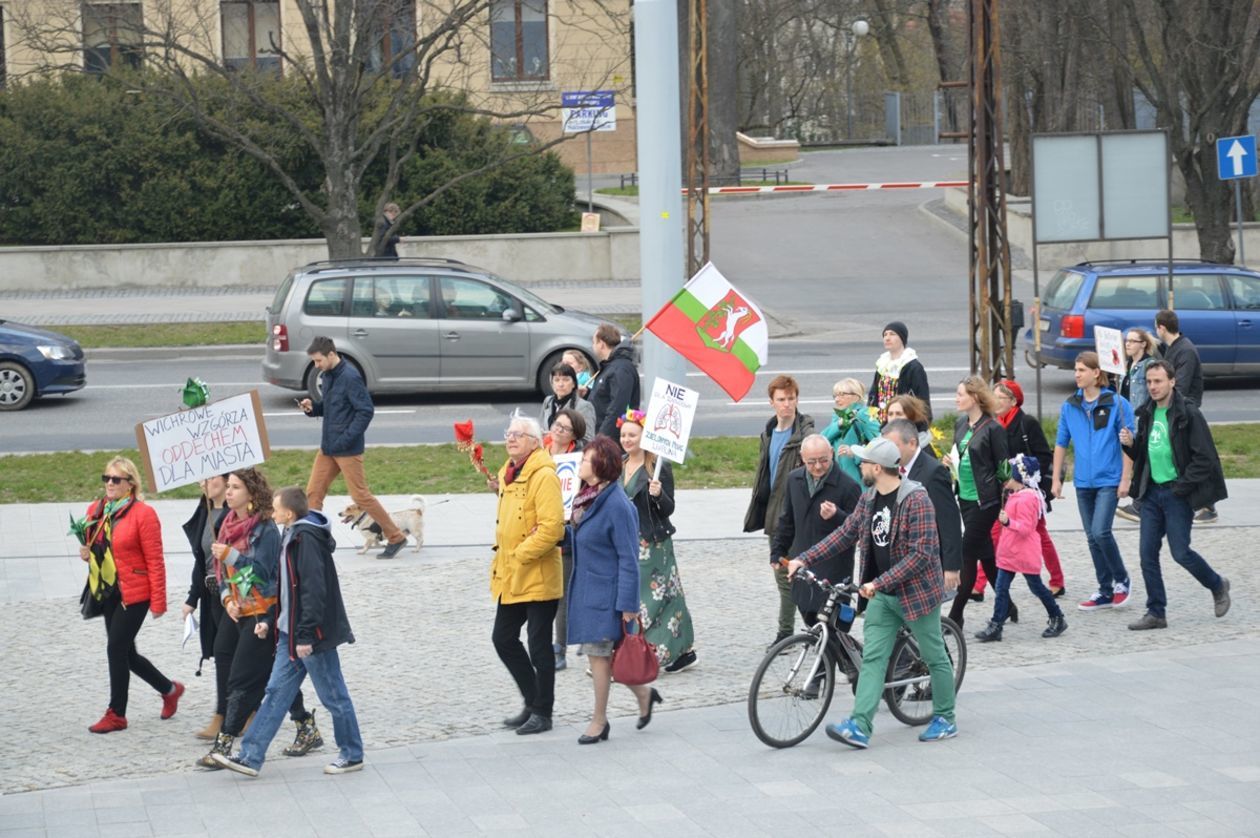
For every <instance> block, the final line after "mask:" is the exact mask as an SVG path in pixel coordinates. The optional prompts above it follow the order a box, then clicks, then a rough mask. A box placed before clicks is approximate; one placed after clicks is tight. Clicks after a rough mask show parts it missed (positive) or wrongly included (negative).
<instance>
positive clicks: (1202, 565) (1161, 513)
mask: <svg viewBox="0 0 1260 838" xmlns="http://www.w3.org/2000/svg"><path fill="white" fill-rule="evenodd" d="M1193 524H1194V510H1193V509H1191V508H1190V503H1189V502H1188V501H1186V500H1185V499H1184V498H1179V497H1177V496H1176V495H1175V494H1173V490H1172V487H1171V486H1157V485H1156V484H1154V483H1152V484H1151V487H1150V488H1149V489H1147V490H1146V494H1144V495H1143V496H1142V523H1141V535H1140V540H1139V542H1138V544H1139V547H1138V550H1139V552H1140V554H1141V557H1142V581H1143V582H1145V583H1146V610H1147V612H1148V613H1151V614H1154V615H1155V616H1156V617H1162V616H1164V609H1165V607H1167V605H1168V596H1167V594H1165V593H1164V576H1163V574H1162V573H1161V572H1160V569H1159V548H1160V545H1161V544H1162V543H1163V540H1164V536H1168V551H1169V552H1170V553H1172V557H1173V561H1175V562H1176V563H1177V564H1179V565H1181V566H1182V567H1184V568H1185V569H1186V570H1188V571H1190V575H1191V576H1193V577H1194V578H1195V579H1197V580H1199V584H1200V585H1202V586H1203V587H1205V588H1207V589H1208V590H1209V591H1212V592H1215V591H1216V590H1217V589H1219V588H1220V587H1221V577H1220V576H1219V575H1218V574H1217V573H1216V571H1215V570H1212V568H1211V566H1209V565H1208V563H1207V562H1206V561H1204V560H1203V557H1202V556H1200V555H1199V554H1198V553H1196V552H1194V551H1193V550H1191V549H1190V527H1191V526H1192V525H1193Z"/></svg>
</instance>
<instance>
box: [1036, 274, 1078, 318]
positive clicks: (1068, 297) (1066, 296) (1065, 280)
mask: <svg viewBox="0 0 1260 838" xmlns="http://www.w3.org/2000/svg"><path fill="white" fill-rule="evenodd" d="M1083 282H1085V276H1084V275H1083V274H1079V273H1077V272H1076V271H1059V272H1058V273H1057V274H1055V275H1054V278H1053V279H1051V280H1050V284H1049V285H1047V286H1046V293H1045V296H1043V297H1042V298H1041V305H1042V307H1043V308H1052V309H1059V310H1063V311H1068V310H1070V309H1071V308H1072V304H1073V303H1074V302H1076V295H1077V294H1078V293H1080V290H1081V284H1082V283H1083Z"/></svg>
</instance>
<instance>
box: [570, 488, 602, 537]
mask: <svg viewBox="0 0 1260 838" xmlns="http://www.w3.org/2000/svg"><path fill="white" fill-rule="evenodd" d="M609 485H610V484H608V483H605V484H603V485H602V486H601V485H599V484H596V485H594V486H592V485H591V484H589V483H587V484H586V485H585V486H583V487H582V488H581V489H579V490H578V493H577V497H575V498H574V499H573V511H572V512H570V513H569V522H570V523H572V524H573V526H574V527H577V526H578V524H580V523H582V519H583V518H584V517H586V511H587V510H588V509H590V506H591V504H592V503H594V502H595V498H597V497H599V493H600V492H602V491H603V490H604V489H605V488H607V487H608V486H609Z"/></svg>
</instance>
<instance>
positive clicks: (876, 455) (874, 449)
mask: <svg viewBox="0 0 1260 838" xmlns="http://www.w3.org/2000/svg"><path fill="white" fill-rule="evenodd" d="M849 450H850V451H851V452H852V453H853V456H855V457H857V458H858V459H859V460H863V461H865V462H868V463H874V464H875V465H877V466H887V467H888V468H896V467H897V466H899V465H901V452H900V451H899V450H897V446H896V445H894V444H893V441H892V440H891V439H885V438H884V437H882V436H881V437H879V438H878V439H873V440H871V441H870V442H869V443H867V444H866V445H854V446H852V447H851V448H850V449H849Z"/></svg>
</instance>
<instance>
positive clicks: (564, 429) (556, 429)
mask: <svg viewBox="0 0 1260 838" xmlns="http://www.w3.org/2000/svg"><path fill="white" fill-rule="evenodd" d="M551 432H552V433H553V434H571V433H573V429H572V428H570V427H569V426H568V425H561V424H560V423H559V422H556V423H555V424H554V425H552V426H551Z"/></svg>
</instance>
